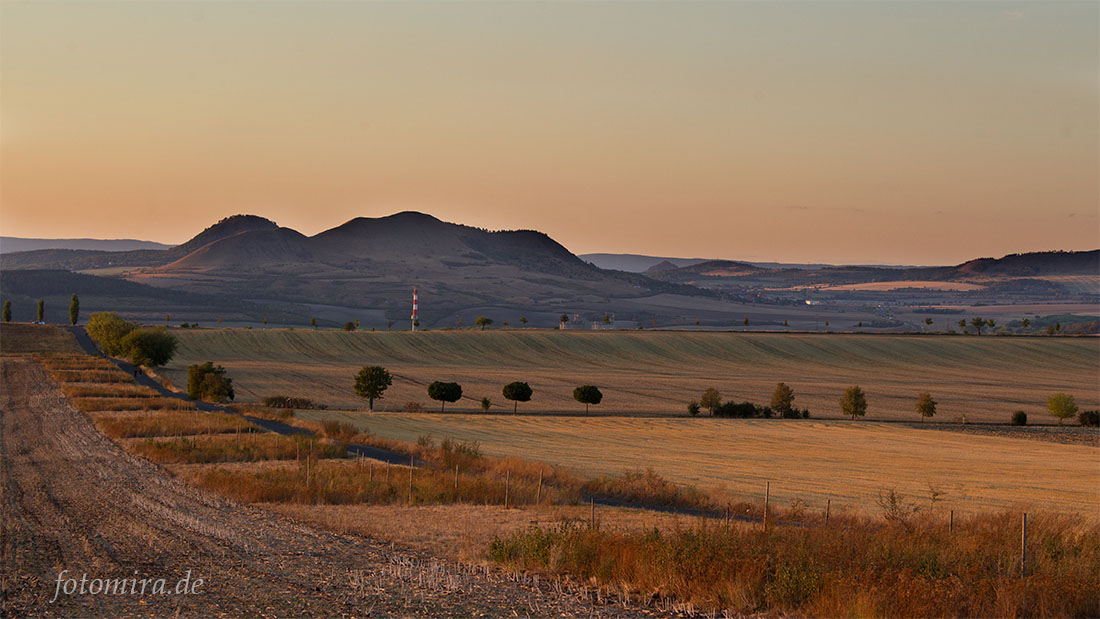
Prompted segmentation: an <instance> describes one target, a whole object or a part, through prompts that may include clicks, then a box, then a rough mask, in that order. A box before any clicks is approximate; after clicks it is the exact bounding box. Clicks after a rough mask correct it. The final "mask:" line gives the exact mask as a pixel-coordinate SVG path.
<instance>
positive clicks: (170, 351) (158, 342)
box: [120, 327, 177, 367]
mask: <svg viewBox="0 0 1100 619" xmlns="http://www.w3.org/2000/svg"><path fill="white" fill-rule="evenodd" d="M176 344H177V342H176V337H175V336H174V335H172V334H171V333H168V331H166V330H165V329H164V327H158V328H156V329H134V330H133V331H130V332H129V333H127V334H126V336H125V337H123V338H122V341H121V342H120V345H121V347H122V350H123V351H125V353H126V354H129V355H130V363H133V364H134V365H146V366H149V367H158V366H162V365H164V364H165V363H168V361H169V360H170V359H171V358H172V355H174V354H175V353H176Z"/></svg>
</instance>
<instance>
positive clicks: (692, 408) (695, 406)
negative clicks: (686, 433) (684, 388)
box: [688, 400, 699, 417]
mask: <svg viewBox="0 0 1100 619" xmlns="http://www.w3.org/2000/svg"><path fill="white" fill-rule="evenodd" d="M688 414H689V415H691V416H692V417H695V416H697V415H698V414H699V402H697V401H695V400H692V401H690V402H688Z"/></svg>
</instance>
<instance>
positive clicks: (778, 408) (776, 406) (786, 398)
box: [772, 383, 794, 416]
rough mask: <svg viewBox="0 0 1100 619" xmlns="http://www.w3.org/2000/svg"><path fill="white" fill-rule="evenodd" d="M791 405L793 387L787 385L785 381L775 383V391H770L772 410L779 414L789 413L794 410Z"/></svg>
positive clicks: (792, 402)
mask: <svg viewBox="0 0 1100 619" xmlns="http://www.w3.org/2000/svg"><path fill="white" fill-rule="evenodd" d="M793 405H794V389H791V388H790V387H788V386H787V384H786V383H779V384H778V385H776V386H775V392H774V393H772V410H774V411H775V412H777V413H779V414H780V416H784V415H789V414H791V412H792V411H793V410H794V408H793Z"/></svg>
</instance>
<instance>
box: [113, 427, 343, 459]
mask: <svg viewBox="0 0 1100 619" xmlns="http://www.w3.org/2000/svg"><path fill="white" fill-rule="evenodd" d="M310 443H312V444H310ZM125 447H126V449H127V450H128V451H130V452H132V453H135V454H137V455H139V456H142V457H143V458H148V459H150V460H152V461H153V462H157V463H159V464H206V463H211V462H259V461H263V460H295V459H297V458H304V457H306V456H307V455H308V454H309V453H310V451H311V450H312V451H313V454H314V455H315V456H316V457H320V458H342V457H344V456H346V454H347V452H346V450H345V449H344V448H342V447H339V446H337V445H334V444H332V443H328V442H325V441H310V440H309V439H307V438H305V437H300V436H293V437H291V436H281V435H278V434H267V433H263V434H261V433H255V432H247V433H236V434H234V435H227V434H218V435H208V436H191V437H188V438H169V439H156V438H147V439H135V440H131V441H129V442H127V443H126V445H125Z"/></svg>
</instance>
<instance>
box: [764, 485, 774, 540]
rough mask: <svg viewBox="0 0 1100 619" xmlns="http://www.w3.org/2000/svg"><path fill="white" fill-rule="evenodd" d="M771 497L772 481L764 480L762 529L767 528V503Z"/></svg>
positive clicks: (765, 529)
mask: <svg viewBox="0 0 1100 619" xmlns="http://www.w3.org/2000/svg"><path fill="white" fill-rule="evenodd" d="M771 497H772V482H770V481H766V482H764V531H767V530H768V503H769V502H770V501H771Z"/></svg>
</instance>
